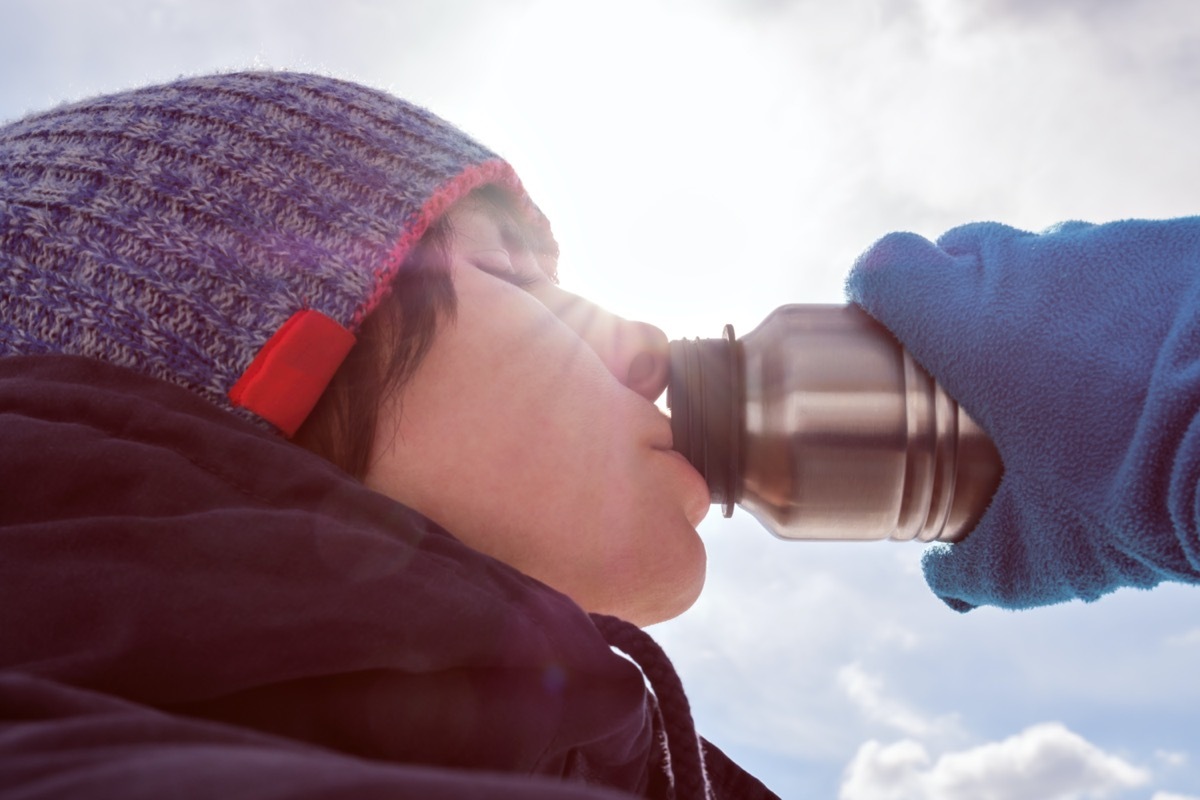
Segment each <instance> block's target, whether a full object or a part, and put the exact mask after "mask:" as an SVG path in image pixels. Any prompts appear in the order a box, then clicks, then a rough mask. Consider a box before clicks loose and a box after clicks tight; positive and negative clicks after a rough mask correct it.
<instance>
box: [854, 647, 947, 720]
mask: <svg viewBox="0 0 1200 800" xmlns="http://www.w3.org/2000/svg"><path fill="white" fill-rule="evenodd" d="M837 684H838V687H839V688H840V689H841V690H842V691H843V692H845V694H846V696H847V697H848V698H850V700H851V702H853V703H854V705H855V706H857V707H858V709H859V710H860V711H862V713H863V714H864V715H865V716H866V717H867V719H869V720H871V721H874V722H880V723H883V724H884V725H887V726H889V727H892V728H896V729H897V730H899V731H900V732H902V733H905V734H908V735H909V736H918V737H921V738H928V737H929V736H931V735H933V734H936V733H940V732H944V731H946V730H948V729H951V728H953V727H954V726H955V721H954V718H953V717H937V718H931V717H927V716H926V715H924V714H922V713H921V712H919V711H918V710H916V709H914V708H912V707H910V706H909V705H908V704H906V703H905V702H903V701H902V700H898V699H896V698H894V697H890V696H888V694H887V693H886V692H885V691H884V682H883V678H881V677H880V676H878V675H872V674H871V673H869V672H867V671H866V670H865V669H864V668H863V666H862V665H861V664H859V663H858V662H854V663H851V664H847V665H845V666H844V667H842V668H841V669H839V670H838V673H837Z"/></svg>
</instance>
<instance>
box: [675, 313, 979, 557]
mask: <svg viewBox="0 0 1200 800" xmlns="http://www.w3.org/2000/svg"><path fill="white" fill-rule="evenodd" d="M667 402H668V405H669V406H670V407H671V426H672V430H673V434H674V437H675V448H676V449H677V450H678V451H679V452H680V453H682V454H683V455H684V456H685V457H687V458H688V460H689V461H690V462H691V463H692V465H693V466H695V467H696V469H697V470H699V471H700V473H701V474H702V475H704V476H705V478H706V480H707V481H708V484H709V489H710V491H711V493H712V497H713V502H715V503H720V504H721V505H722V506H723V508H724V511H725V515H726V516H729V515H730V514H731V513H732V510H733V506H734V505H735V504H737V505H740V506H742V507H743V508H745V509H746V510H747V511H749V512H750V513H751V514H752V515H753V516H754V517H756V518H757V519H758V520H759V521H760V522H761V523H763V525H764V526H765V527H767V528H768V529H769V530H770V531H771V532H773V533H774V534H776V535H777V536H780V537H782V538H786V539H832V540H856V539H889V538H890V539H897V540H913V539H915V540H919V541H934V540H940V541H954V540H957V539H959V538H961V537H962V536H964V535H965V534H966V533H968V532H969V531H970V529H971V528H972V527H974V525H975V523H976V522H978V520H979V517H980V516H981V515H982V514H983V511H984V510H985V509H986V508H987V504H988V502H989V501H990V500H991V496H992V494H993V493H994V492H995V489H996V486H997V485H998V484H999V480H1000V476H1001V471H1002V470H1001V466H1000V459H999V456H998V455H997V453H996V450H995V447H994V446H993V445H992V442H991V440H990V439H989V438H988V436H987V434H986V433H984V431H983V430H982V429H981V428H980V427H979V426H978V425H977V424H975V422H974V421H973V420H972V419H971V418H970V417H969V416H968V415H967V414H966V412H965V411H963V410H962V409H961V408H959V406H958V404H957V403H955V401H954V400H953V399H952V398H951V397H950V396H949V395H947V394H946V392H945V391H944V390H943V389H942V388H941V387H940V386H939V385H938V384H937V383H936V382H935V381H934V380H933V379H932V378H930V377H929V375H928V373H926V372H925V371H924V370H923V369H922V368H921V367H920V366H919V365H918V364H917V363H916V362H915V361H914V360H913V359H912V357H911V356H910V355H909V354H908V352H907V351H906V350H905V349H904V348H903V347H902V346H901V345H900V343H899V342H897V341H896V339H895V338H894V337H893V336H892V335H891V334H890V333H889V332H888V331H887V330H886V329H884V328H883V327H882V326H880V325H879V324H878V323H876V322H875V321H874V320H873V319H871V318H870V317H869V316H868V315H867V314H866V313H865V312H863V311H862V310H861V309H859V308H857V307H855V306H818V305H790V306H783V307H781V308H778V309H776V310H775V311H774V312H772V313H771V314H770V315H769V316H768V317H767V319H765V320H764V321H763V323H762V324H761V325H759V327H758V328H756V329H755V330H754V331H753V332H752V333H750V334H748V335H747V336H745V337H744V338H743V339H740V340H739V339H737V338H736V336H735V335H734V333H733V331H732V329H731V328H730V327H729V326H726V330H725V336H724V338H722V339H707V340H687V341H683V340H681V341H675V342H672V343H671V380H670V384H669V386H668V395H667Z"/></svg>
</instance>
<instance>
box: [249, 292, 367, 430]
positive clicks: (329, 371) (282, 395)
mask: <svg viewBox="0 0 1200 800" xmlns="http://www.w3.org/2000/svg"><path fill="white" fill-rule="evenodd" d="M354 342H355V339H354V334H352V333H350V331H348V330H346V329H345V328H343V327H342V326H341V325H340V324H338V323H337V322H336V321H335V320H333V319H331V318H330V317H327V316H325V315H324V314H322V313H321V312H320V311H313V310H311V309H309V310H305V311H297V312H296V313H295V314H293V315H292V316H291V318H289V319H288V321H287V322H285V323H283V325H282V327H280V328H279V330H278V331H276V332H275V335H274V336H272V337H271V338H270V339H269V340H268V341H267V343H266V344H265V345H263V348H262V350H259V351H258V355H256V356H255V357H254V360H253V361H252V362H250V366H249V367H247V368H246V371H245V372H244V373H242V377H241V378H239V379H238V382H237V383H235V384H234V385H233V388H232V389H230V390H229V399H230V400H232V401H233V404H234V405H235V406H239V407H241V408H246V409H249V410H250V411H253V412H254V413H255V414H258V415H259V416H260V417H262V418H263V419H265V420H266V421H267V422H270V423H271V424H272V425H274V426H275V427H277V428H279V430H281V431H283V433H284V435H286V436H288V437H291V436H292V435H293V434H295V433H296V430H297V429H298V428H299V427H300V425H301V424H302V423H303V422H304V420H305V419H306V418H307V417H308V415H309V414H310V413H311V412H312V410H313V406H315V405H316V404H317V400H318V399H320V397H321V394H322V392H324V391H325V388H326V387H327V386H329V381H330V380H332V379H333V374H334V373H335V372H337V369H338V367H340V366H341V365H342V361H344V360H345V359H346V354H347V353H349V352H350V348H351V347H353V346H354Z"/></svg>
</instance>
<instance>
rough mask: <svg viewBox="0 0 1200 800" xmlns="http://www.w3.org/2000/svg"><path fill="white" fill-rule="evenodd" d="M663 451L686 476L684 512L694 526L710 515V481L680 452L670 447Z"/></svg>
mask: <svg viewBox="0 0 1200 800" xmlns="http://www.w3.org/2000/svg"><path fill="white" fill-rule="evenodd" d="M656 449H658V448H656ZM661 452H663V453H664V454H665V455H666V456H667V457H668V458H670V459H671V460H672V461H673V462H675V463H677V464H678V465H679V472H680V474H681V475H683V476H684V480H685V483H684V486H683V491H684V512H685V513H686V514H687V519H688V523H689V524H690V525H691V526H692V527H693V528H694V527H696V526H697V525H699V524H700V523H701V522H702V521H703V520H704V518H705V517H706V516H708V509H709V508H710V507H711V506H712V496H711V495H710V493H709V491H708V482H707V481H706V480H704V476H703V475H701V474H700V473H699V472H697V471H696V468H695V467H693V466H692V465H691V462H689V461H688V460H687V459H686V458H684V457H683V456H682V455H681V454H680V453H677V452H676V451H674V450H670V449H667V450H662V451H661Z"/></svg>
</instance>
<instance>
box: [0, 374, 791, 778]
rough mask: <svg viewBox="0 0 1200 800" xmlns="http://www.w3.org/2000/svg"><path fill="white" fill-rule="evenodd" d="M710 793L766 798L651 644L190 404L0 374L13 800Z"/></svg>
mask: <svg viewBox="0 0 1200 800" xmlns="http://www.w3.org/2000/svg"><path fill="white" fill-rule="evenodd" d="M606 635H607V638H606ZM610 640H611V641H612V642H613V643H615V644H617V645H619V646H621V647H622V648H624V649H627V650H629V651H633V652H632V654H633V655H634V656H635V657H638V658H640V659H641V660H642V661H643V662H644V664H645V669H646V674H647V676H648V677H649V679H650V681H651V683H652V684H654V686H655V691H654V693H651V692H650V691H648V690H647V688H646V679H645V678H644V677H643V673H642V672H641V671H639V669H638V668H637V667H636V666H635V665H634V664H633V663H631V662H630V661H629V660H627V659H625V658H622V657H621V656H619V655H617V654H615V653H614V652H613V651H612V649H611V648H610V645H609V641H610ZM664 741H665V743H666V747H664V746H663V745H664ZM667 752H669V753H670V755H669V756H667V755H665V753H667ZM701 752H703V753H705V756H706V761H707V768H705V767H704V766H702V765H701V761H700V758H701V756H700V755H699V754H700V753H701ZM672 775H674V777H672ZM706 775H707V784H708V785H707V787H706ZM706 791H707V792H709V793H710V796H715V797H748V798H753V797H769V796H771V795H770V794H769V793H768V792H766V790H765V789H763V788H762V787H761V785H760V784H759V783H758V782H757V781H756V780H754V779H753V778H751V777H749V776H748V775H746V774H745V773H744V772H742V771H741V770H739V769H738V768H737V767H735V766H733V765H732V764H731V763H730V762H729V761H728V760H727V759H726V758H725V757H724V756H723V755H722V754H721V753H720V752H719V751H718V750H716V749H715V748H712V747H711V746H709V745H707V744H706V743H705V744H701V743H700V742H699V740H698V739H697V738H696V737H695V734H694V733H693V732H692V730H691V727H690V715H689V712H688V710H687V704H686V700H685V699H684V697H683V695H682V692H681V691H679V689H678V683H677V681H676V679H675V678H674V673H673V672H672V671H670V669H669V664H668V663H667V662H666V659H665V657H663V656H662V655H661V651H658V650H657V648H656V647H655V646H654V645H653V643H652V642H651V641H650V640H649V639H648V637H646V636H645V634H643V633H641V632H640V631H638V630H637V629H635V628H633V627H632V626H628V625H626V624H624V623H620V622H618V621H616V620H613V619H611V618H591V617H589V616H588V615H587V614H585V613H584V612H583V611H582V610H581V609H580V608H579V607H578V606H576V605H575V604H574V603H573V602H572V601H570V600H569V599H568V598H566V597H564V596H563V595H561V594H558V593H557V592H554V591H552V590H551V589H549V588H547V587H546V586H544V585H542V584H540V583H538V582H536V581H534V580H532V579H530V578H528V577H526V576H524V575H522V574H520V573H518V572H516V571H514V570H513V569H511V568H509V567H507V566H505V565H504V564H501V563H499V562H497V561H495V560H493V559H491V558H489V557H487V556H484V555H482V554H480V553H478V552H476V551H474V550H472V549H470V548H468V547H466V546H465V545H463V544H462V543H460V542H459V541H458V540H456V539H455V538H454V537H453V536H451V535H450V534H448V533H447V532H445V531H444V530H442V529H440V528H439V527H438V526H436V525H435V524H433V523H432V522H430V521H429V520H427V519H425V518H424V517H421V516H420V515H418V514H416V513H414V512H412V511H410V510H408V509H406V508H404V507H402V506H400V505H398V504H396V503H394V502H392V501H391V500H389V499H387V498H385V497H383V496H381V495H378V494H376V493H374V492H371V491H369V490H367V489H366V488H364V487H363V486H362V485H361V484H359V483H357V482H356V481H354V480H352V479H350V478H348V477H347V476H346V475H344V474H343V473H341V472H340V471H339V470H337V469H336V468H334V467H333V466H331V465H329V464H328V463H326V462H324V461H323V460H321V459H319V458H317V457H315V456H313V455H311V454H309V453H307V452H306V451H304V450H302V449H300V448H298V447H296V446H294V445H292V444H290V443H288V442H286V441H284V440H283V439H281V438H278V437H275V436H272V435H270V434H267V433H264V432H261V431H259V430H257V429H255V428H253V427H252V426H250V425H248V424H246V423H243V422H241V421H240V420H237V419H235V418H233V417H232V416H231V415H229V414H227V413H225V412H223V411H221V410H219V409H217V408H215V407H213V406H211V405H210V404H208V403H206V402H205V401H203V400H201V399H200V398H198V397H196V396H194V395H192V394H191V393H189V392H187V391H185V390H183V389H180V388H177V387H175V386H172V385H169V384H167V383H163V382H159V381H156V380H153V379H149V378H145V377H142V376H139V375H137V374H135V373H132V372H129V371H126V370H123V369H120V368H116V367H112V366H109V365H105V364H101V363H98V362H93V361H87V360H83V359H78V358H73V357H67V356H52V357H21V358H8V359H0V794H2V795H3V796H5V797H10V796H12V797H39V798H40V797H46V798H50V797H68V796H70V797H81V796H86V797H111V796H120V797H126V798H138V797H144V798H155V800H158V799H159V798H164V797H171V798H192V797H221V798H223V800H229V799H230V798H251V797H253V798H260V797H271V798H284V797H286V798H297V797H303V798H309V797H312V798H316V797H343V796H344V797H354V798H371V797H422V798H449V797H455V798H458V797H489V798H538V797H547V798H549V797H554V798H568V797H578V798H597V799H598V798H602V797H608V798H613V797H620V796H627V794H626V793H631V794H640V795H645V796H651V797H671V796H676V797H703V796H705V792H706Z"/></svg>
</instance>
